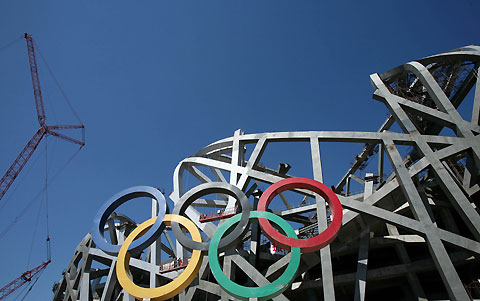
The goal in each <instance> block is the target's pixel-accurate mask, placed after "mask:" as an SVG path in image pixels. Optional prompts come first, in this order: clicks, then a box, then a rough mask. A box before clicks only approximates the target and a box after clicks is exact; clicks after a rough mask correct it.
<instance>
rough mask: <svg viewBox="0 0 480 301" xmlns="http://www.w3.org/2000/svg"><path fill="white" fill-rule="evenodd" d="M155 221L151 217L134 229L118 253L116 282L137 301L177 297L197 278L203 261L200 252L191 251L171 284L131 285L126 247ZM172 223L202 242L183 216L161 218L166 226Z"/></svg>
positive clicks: (167, 215) (195, 230)
mask: <svg viewBox="0 0 480 301" xmlns="http://www.w3.org/2000/svg"><path fill="white" fill-rule="evenodd" d="M156 219H157V218H156V217H153V218H151V219H149V220H147V221H146V222H143V223H142V224H140V225H139V226H138V227H137V228H135V230H133V231H132V233H130V235H128V237H127V238H126V239H125V242H124V243H123V245H122V247H121V248H120V252H118V259H117V268H116V270H117V278H118V282H119V283H120V285H121V286H122V287H123V288H124V289H125V290H126V291H127V292H128V293H129V294H130V295H132V296H134V297H135V298H139V299H141V298H150V299H152V300H165V299H170V298H172V297H174V296H176V295H178V294H179V293H180V292H181V291H183V290H184V289H185V288H186V287H187V286H189V285H190V283H192V281H193V279H195V277H197V274H198V271H199V270H200V266H201V265H202V261H203V256H202V251H199V250H193V252H192V257H191V258H190V262H189V263H188V265H187V267H186V268H185V270H184V271H183V272H182V273H181V274H180V275H179V276H178V277H177V278H176V279H174V280H173V281H172V282H170V283H168V284H165V285H162V286H159V287H155V288H145V287H140V286H138V285H136V284H135V283H133V281H132V279H131V276H130V268H129V263H130V253H128V252H127V250H128V247H129V246H130V244H131V243H132V241H133V240H134V239H136V238H137V236H138V237H140V236H142V235H143V234H144V233H145V232H146V231H148V229H149V228H150V227H151V226H152V225H153V223H154V222H155V220H156ZM172 221H173V222H177V223H179V224H181V225H182V226H184V227H185V228H186V229H187V231H188V232H189V233H190V234H191V235H192V239H193V240H194V241H198V242H201V241H202V236H201V235H200V231H198V228H197V226H195V224H194V223H193V222H192V221H191V220H189V219H187V218H185V217H183V216H180V215H174V214H166V215H165V217H164V218H163V222H164V223H165V225H166V226H170V224H171V222H172Z"/></svg>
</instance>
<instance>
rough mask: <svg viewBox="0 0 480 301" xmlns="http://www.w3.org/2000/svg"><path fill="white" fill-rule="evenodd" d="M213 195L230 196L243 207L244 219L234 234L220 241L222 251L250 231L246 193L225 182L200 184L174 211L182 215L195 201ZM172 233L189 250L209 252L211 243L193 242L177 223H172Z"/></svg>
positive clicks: (242, 218)
mask: <svg viewBox="0 0 480 301" xmlns="http://www.w3.org/2000/svg"><path fill="white" fill-rule="evenodd" d="M211 193H222V194H227V195H230V196H232V197H234V198H236V199H237V201H239V202H240V206H241V207H242V217H241V219H240V222H239V223H238V224H237V225H236V226H235V228H234V229H233V231H232V232H230V233H229V234H228V235H226V236H225V237H223V238H222V239H221V240H220V243H219V245H218V249H219V250H220V251H222V250H225V249H227V248H228V247H230V246H231V245H232V244H233V243H236V242H238V241H240V240H241V239H242V238H243V236H244V235H245V233H246V231H247V230H248V224H249V220H250V203H249V201H248V198H247V196H246V195H245V193H243V191H241V190H240V189H239V188H238V187H236V186H234V185H232V184H229V183H225V182H210V183H203V184H200V185H198V186H196V187H194V188H192V189H190V190H189V191H188V192H187V193H185V194H184V195H183V196H182V197H181V198H180V199H179V200H178V202H177V203H176V204H175V208H174V209H173V214H177V215H182V213H184V212H185V210H186V209H187V207H188V206H190V205H191V204H192V203H193V202H194V201H195V200H197V199H198V198H200V197H202V196H204V195H207V194H211ZM172 231H173V234H174V235H175V238H176V239H177V241H178V242H179V243H180V244H181V245H182V246H184V247H185V248H186V249H187V250H190V251H192V250H200V251H204V252H208V247H209V246H210V242H195V241H193V240H191V239H190V238H188V237H187V236H186V235H185V234H184V233H183V231H182V230H181V229H180V225H178V224H177V223H175V222H172Z"/></svg>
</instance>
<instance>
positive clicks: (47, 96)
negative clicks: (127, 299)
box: [0, 0, 480, 300]
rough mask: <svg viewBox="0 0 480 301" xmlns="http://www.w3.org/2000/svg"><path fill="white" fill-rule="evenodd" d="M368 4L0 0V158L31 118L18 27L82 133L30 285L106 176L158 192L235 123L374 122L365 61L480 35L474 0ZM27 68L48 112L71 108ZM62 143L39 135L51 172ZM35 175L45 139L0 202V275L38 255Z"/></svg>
mask: <svg viewBox="0 0 480 301" xmlns="http://www.w3.org/2000/svg"><path fill="white" fill-rule="evenodd" d="M366 3H367V2H365V1H328V2H327V1H181V2H180V1H142V2H141V3H135V4H132V2H131V1H27V0H18V1H2V2H0V66H1V71H0V99H1V105H2V107H1V109H0V127H1V128H2V129H3V133H2V143H0V158H1V160H0V172H1V173H4V172H5V171H6V170H7V169H8V167H9V166H10V164H11V163H12V162H13V160H14V159H15V158H16V156H17V155H18V153H19V152H20V150H21V149H22V148H23V147H24V145H25V144H26V142H27V141H28V140H29V139H30V137H31V136H32V135H33V134H34V133H35V131H36V130H37V129H38V123H37V121H36V115H35V114H36V113H35V106H34V99H33V93H32V86H31V79H30V74H29V69H28V60H27V53H26V46H25V41H24V39H22V38H21V37H22V36H23V33H24V32H28V33H30V34H32V35H33V38H34V40H35V42H36V43H37V45H38V46H39V49H40V51H41V53H42V55H43V56H44V57H45V59H46V61H47V63H48V65H49V66H50V68H51V69H52V70H53V73H54V75H55V77H56V78H57V79H58V81H59V82H60V84H61V87H62V88H63V90H64V91H65V93H66V95H67V96H68V99H69V100H70V102H71V103H72V104H73V106H74V107H75V109H76V111H77V113H78V115H79V116H80V118H81V120H82V122H83V123H84V124H85V126H86V143H87V145H86V147H85V148H84V149H82V151H81V152H80V153H79V154H78V155H77V156H76V157H75V159H74V160H73V161H72V162H71V163H70V164H69V165H68V166H67V167H66V168H65V169H64V170H63V172H62V173H61V174H60V175H59V176H58V177H57V178H56V179H55V181H54V182H53V183H52V184H51V185H50V187H49V202H50V208H49V212H50V229H51V236H52V256H53V260H54V261H53V263H52V264H51V265H50V266H49V267H48V269H47V270H46V272H45V273H44V275H43V276H42V278H41V279H40V280H39V282H38V284H37V286H36V287H35V289H34V292H35V293H34V294H31V295H30V296H29V298H30V300H34V299H35V300H47V299H49V298H51V296H52V294H51V286H52V284H53V282H54V281H57V280H58V279H59V278H60V276H61V272H62V270H63V269H64V268H65V267H66V266H67V264H68V262H69V260H70V258H71V256H72V255H73V251H74V249H75V247H76V245H77V244H78V242H79V241H80V240H81V239H82V238H83V236H84V235H85V234H86V233H87V232H88V231H89V230H90V228H91V226H92V219H93V217H94V215H95V214H96V211H97V209H98V208H99V207H100V206H101V204H103V202H105V201H106V200H107V199H108V198H109V197H110V196H112V195H113V194H115V193H117V192H119V191H120V190H122V189H124V188H127V187H130V186H134V185H151V186H156V187H161V188H164V189H165V190H166V191H167V193H168V192H170V191H171V189H172V175H173V171H174V168H175V166H176V165H177V164H178V162H180V161H181V160H182V159H184V158H185V157H187V156H189V155H191V154H193V153H195V152H196V151H197V150H199V149H200V148H202V147H203V146H205V145H207V144H209V143H211V142H214V141H216V140H219V139H222V138H225V137H229V136H232V135H233V132H234V131H235V130H236V129H238V128H241V129H243V130H244V131H245V132H246V133H256V132H266V131H297V130H352V131H355V130H362V131H375V130H376V129H377V128H378V127H379V126H380V124H381V123H382V122H383V121H384V119H385V117H386V116H387V110H386V108H385V107H384V106H383V104H381V103H379V102H376V101H374V100H372V98H371V95H372V92H373V89H372V87H371V85H370V82H369V75H370V74H371V73H374V72H378V73H381V72H384V71H387V70H389V69H391V68H393V67H395V66H397V65H400V64H403V63H405V62H408V61H410V60H413V59H417V58H421V57H424V56H428V55H432V54H436V53H440V52H443V51H446V50H450V49H453V48H458V47H461V46H465V45H470V44H476V45H478V44H479V43H480V41H479V33H478V28H480V21H479V19H478V17H475V16H474V12H478V11H480V4H479V3H478V2H475V1H473V0H461V1H455V2H452V1H420V2H415V3H413V2H412V3H408V2H402V3H399V2H393V1H392V2H390V1H369V2H368V3H369V4H366ZM12 41H15V42H14V43H13V44H11V45H10V46H8V47H3V45H7V44H9V43H10V42H12ZM39 60H40V58H39ZM39 68H40V81H41V86H42V91H43V94H44V101H45V106H46V110H47V123H48V124H62V123H75V117H74V115H73V113H72V112H71V111H70V110H69V109H68V107H67V105H66V103H65V101H64V100H63V97H62V95H61V93H60V91H59V89H58V88H57V86H56V84H55V80H54V79H53V78H52V77H51V76H50V74H49V72H48V70H47V66H46V65H45V63H44V62H43V61H41V60H40V62H39ZM73 135H74V136H75V135H77V134H73ZM76 149H77V147H76V146H74V145H71V144H69V143H67V142H65V141H60V140H58V139H55V138H53V137H49V138H48V150H47V151H48V159H49V161H50V163H49V174H50V176H52V175H53V174H55V173H56V172H57V171H58V170H60V169H61V168H62V166H63V165H64V164H65V162H67V160H68V158H69V157H70V156H71V155H72V154H73V153H74V152H75V151H76ZM359 150H360V146H355V148H354V149H353V152H357V151H359ZM341 155H342V154H333V156H332V157H331V159H329V161H328V166H329V167H328V168H326V170H325V171H324V173H325V178H326V179H325V182H326V183H327V184H329V185H332V184H336V183H337V181H338V179H339V178H338V177H339V176H341V175H343V173H344V172H345V170H344V167H343V165H342V167H341V168H338V167H337V166H336V163H335V162H336V161H337V160H343V161H346V162H347V165H348V162H349V161H350V160H351V157H344V156H343V157H342V156H341ZM292 171H294V170H292ZM44 174H45V145H44V142H43V143H42V144H41V145H40V146H39V148H38V149H37V151H36V152H35V154H34V155H33V157H32V158H31V160H30V162H29V163H28V164H27V166H26V167H25V169H24V170H23V171H22V174H21V175H20V176H19V178H17V180H16V182H15V184H14V185H13V186H12V187H11V188H10V191H9V192H8V193H7V195H6V196H5V197H4V199H2V201H0V206H3V204H4V203H3V202H5V205H4V207H3V208H2V210H0V232H1V231H3V230H4V229H7V228H8V227H10V226H11V228H8V229H9V231H8V232H7V233H6V234H5V235H4V236H3V237H1V238H0V243H1V245H2V248H1V249H0V254H1V256H0V267H1V269H2V273H1V274H0V286H3V285H4V284H6V283H8V282H9V281H11V280H12V279H14V278H16V277H18V276H19V275H20V274H21V273H22V272H23V271H25V270H26V269H27V262H28V263H29V265H28V268H31V267H33V266H35V265H37V264H39V263H40V262H41V261H42V260H44V258H45V248H44V243H43V239H44V236H45V234H44V233H45V227H44V225H45V218H44V212H43V211H40V218H39V220H38V230H37V232H34V228H35V224H36V218H37V214H38V212H39V211H38V210H39V208H41V207H40V205H41V202H42V198H40V197H39V198H37V199H35V195H36V194H37V193H38V191H39V190H40V189H41V188H42V185H43V183H44V181H45V176H44ZM29 202H32V205H31V206H30V207H29V209H28V210H27V211H26V212H25V214H24V215H23V216H22V218H21V219H19V220H18V221H17V222H15V221H14V217H15V216H17V215H18V214H19V213H20V211H21V210H22V208H24V206H26V205H27V204H28V203H29ZM32 237H35V239H34V240H33V244H32V243H31V242H32ZM31 246H32V250H33V252H32V255H31V256H30V260H28V256H29V255H28V254H29V253H31V252H30V249H31ZM33 295H35V297H33ZM27 300H28V298H27Z"/></svg>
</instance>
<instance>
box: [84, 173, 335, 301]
mask: <svg viewBox="0 0 480 301" xmlns="http://www.w3.org/2000/svg"><path fill="white" fill-rule="evenodd" d="M289 189H306V190H310V191H313V192H315V193H317V194H319V195H321V196H322V197H323V198H324V199H325V200H326V201H327V202H328V204H329V205H330V209H331V210H332V214H333V220H332V223H331V224H330V226H329V227H328V228H327V229H326V230H325V231H323V232H322V233H320V234H319V235H317V236H315V237H312V238H309V239H298V237H297V235H296V233H295V231H294V230H293V228H292V227H291V226H290V224H289V223H288V222H287V221H285V220H284V219H282V218H281V217H280V216H277V215H275V214H273V213H271V212H267V211H266V210H267V208H268V205H269V204H270V202H271V201H272V199H273V198H274V197H275V196H276V195H278V194H279V193H281V192H283V191H285V190H289ZM211 193H221V194H226V195H229V196H232V197H234V198H236V199H237V201H239V202H240V205H241V208H242V212H241V213H239V214H236V215H235V216H233V217H231V218H230V219H228V220H226V221H225V223H223V224H221V225H220V226H219V227H218V228H217V231H216V232H215V234H214V235H213V237H212V239H211V240H210V242H202V236H201V234H200V232H199V230H198V228H197V226H196V225H195V224H194V223H193V222H192V221H191V220H189V219H188V218H186V217H183V216H181V215H180V214H181V213H183V212H185V210H186V209H187V207H188V206H190V205H191V204H192V203H193V202H194V201H195V200H197V199H198V198H200V197H202V196H204V195H207V194H211ZM137 197H151V198H154V199H155V200H156V201H157V204H158V206H157V207H158V208H159V210H158V211H159V212H158V217H153V218H151V219H149V220H147V221H145V222H143V223H142V224H140V225H138V226H137V228H135V229H134V230H133V231H132V233H130V235H128V237H127V238H126V239H125V242H124V243H123V244H122V245H121V246H120V245H112V244H109V243H107V242H106V241H105V239H104V235H103V232H104V228H105V224H106V222H107V219H108V218H109V216H110V215H111V214H112V213H113V211H114V210H115V209H116V208H117V207H118V206H120V205H121V204H123V203H125V202H127V201H129V200H131V199H134V198H137ZM167 213H168V207H167V203H166V201H165V198H164V196H163V194H162V193H160V192H159V191H158V190H157V189H155V188H153V187H149V186H137V187H131V188H128V189H125V190H123V191H121V192H119V193H117V194H116V195H114V196H113V197H112V198H110V199H109V200H108V201H107V202H106V203H105V204H104V205H103V206H102V207H101V208H100V210H99V211H98V213H97V215H96V217H95V219H94V227H93V230H92V237H93V239H94V241H95V244H96V245H97V247H99V248H101V249H102V250H104V251H105V252H107V253H110V254H118V256H117V267H116V274H117V278H118V281H119V283H120V285H121V286H122V288H123V289H125V291H127V292H128V293H129V294H131V295H132V296H134V297H136V298H140V299H142V298H150V299H152V300H153V299H155V300H165V299H170V298H172V297H174V296H175V295H177V294H178V293H180V292H181V291H182V290H184V289H185V288H186V287H187V286H189V285H190V283H191V282H192V281H193V280H194V279H195V277H196V276H197V274H198V271H199V269H200V266H201V265H202V261H203V254H202V253H203V252H205V253H206V252H208V259H209V265H210V269H211V271H212V274H213V276H214V277H215V279H216V280H217V283H218V284H219V285H220V286H221V287H222V289H224V290H225V291H226V292H228V293H229V294H231V295H232V296H234V297H235V298H239V299H242V300H248V298H258V299H259V300H266V299H271V298H274V297H276V296H278V295H279V294H281V293H282V292H283V291H285V290H286V289H287V288H288V287H289V286H290V284H291V283H292V281H293V280H294V278H295V274H296V272H297V269H298V267H299V265H300V257H301V253H308V252H313V251H316V250H319V249H321V248H323V247H325V246H326V245H328V244H330V243H331V242H332V241H333V240H334V239H335V237H336V235H337V233H338V231H339V229H340V226H341V225H342V205H341V204H340V201H339V199H338V197H337V196H336V195H335V193H334V192H333V191H331V190H330V189H329V188H328V187H327V186H325V185H323V184H322V183H320V182H317V181H315V180H312V179H307V178H288V179H284V180H281V181H279V182H276V183H274V184H272V185H271V186H270V187H269V188H268V189H267V190H266V191H265V192H264V193H263V194H262V196H261V198H260V200H259V202H258V206H257V211H251V210H250V202H249V201H248V198H247V197H246V196H245V194H244V193H243V191H241V190H240V189H239V188H238V187H236V186H234V185H231V184H228V183H225V182H210V183H204V184H200V185H198V186H196V187H194V188H192V189H191V190H189V191H188V192H187V193H186V194H184V195H183V196H182V197H181V198H180V199H179V201H178V202H177V204H176V205H175V208H174V210H173V214H167ZM251 218H258V220H259V224H260V226H261V228H262V231H263V233H264V234H265V236H266V237H267V238H268V239H269V240H270V241H271V242H272V244H274V245H276V246H279V247H281V248H283V249H286V250H290V251H291V259H290V261H289V263H288V265H287V267H286V269H285V271H284V272H283V274H282V275H281V276H280V277H279V278H278V279H277V280H275V281H273V282H272V283H270V284H268V285H266V286H262V287H244V286H241V285H238V284H236V283H234V282H233V281H231V280H230V279H228V278H227V276H225V274H224V273H223V271H222V269H221V267H220V263H219V260H218V254H219V252H221V251H224V250H225V249H227V248H228V247H230V246H231V245H232V244H234V243H236V242H238V241H240V240H241V239H242V238H243V237H244V235H245V233H246V231H247V230H248V228H249V227H248V226H249V220H250V219H251ZM270 221H272V222H273V223H275V224H276V225H278V226H279V227H280V228H281V229H282V230H283V232H284V233H285V234H286V236H285V235H283V234H281V233H280V232H278V231H277V230H276V229H275V228H274V227H273V226H272V225H271V224H270ZM179 224H180V225H182V226H183V227H184V228H186V230H187V231H188V232H189V233H190V235H191V237H192V238H191V239H190V238H188V237H187V236H186V235H185V234H184V232H183V230H182V229H181V228H180V225H179ZM165 226H171V229H172V231H173V233H174V235H175V237H176V238H177V241H178V242H179V243H180V244H181V245H183V247H185V248H186V249H188V250H190V251H192V256H191V258H190V260H189V263H188V265H187V266H186V267H185V269H184V271H183V272H182V273H181V274H180V275H179V276H178V277H177V278H176V279H174V280H173V281H171V282H170V283H168V284H166V285H163V286H160V287H156V288H145V287H140V286H138V285H136V284H135V283H133V281H132V280H131V276H130V271H129V261H130V256H131V253H133V252H138V251H141V250H143V249H145V248H146V247H147V246H148V245H150V244H152V243H153V242H154V241H155V240H157V239H158V238H159V236H160V234H161V232H162V231H163V229H165ZM231 228H234V229H233V231H229V230H230V229H231ZM225 233H228V234H227V235H226V236H225V237H223V235H224V234H225ZM182 268H183V266H182Z"/></svg>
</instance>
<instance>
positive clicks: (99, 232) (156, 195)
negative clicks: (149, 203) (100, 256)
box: [92, 186, 168, 254]
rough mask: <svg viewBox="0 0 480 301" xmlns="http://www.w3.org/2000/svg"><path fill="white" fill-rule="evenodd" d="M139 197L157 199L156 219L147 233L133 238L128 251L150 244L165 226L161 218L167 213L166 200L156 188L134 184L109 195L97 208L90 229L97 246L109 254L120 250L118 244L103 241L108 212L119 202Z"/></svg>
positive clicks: (111, 211) (139, 249) (135, 250)
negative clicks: (135, 238)
mask: <svg viewBox="0 0 480 301" xmlns="http://www.w3.org/2000/svg"><path fill="white" fill-rule="evenodd" d="M139 197H150V198H153V199H155V200H156V201H157V205H158V206H157V208H158V219H157V221H156V222H155V223H154V224H153V226H152V227H151V228H150V230H148V232H147V235H144V236H143V237H141V238H139V239H137V240H135V241H134V242H133V243H132V244H131V246H130V248H129V249H128V250H129V251H130V252H137V251H141V250H143V249H145V248H146V247H147V246H148V245H150V244H152V243H153V242H154V241H155V240H156V239H157V238H158V237H159V236H160V234H161V233H162V231H163V229H164V228H165V226H164V225H163V224H162V220H163V218H164V216H165V214H166V213H168V207H167V202H166V201H165V197H164V196H163V194H162V193H161V192H160V191H158V189H156V188H153V187H150V186H135V187H130V188H127V189H124V190H122V191H120V192H119V193H117V194H115V195H114V196H113V197H111V198H110V199H109V200H108V201H107V202H106V203H105V204H103V206H102V207H101V208H100V210H98V212H97V215H96V216H95V219H94V220H93V224H94V227H93V229H92V238H93V240H94V242H95V244H96V245H97V247H98V248H100V249H102V250H103V251H105V252H107V253H109V254H117V253H118V252H119V251H120V247H121V246H120V245H112V244H110V243H107V242H106V241H105V237H104V235H103V231H104V228H105V224H106V222H107V219H108V217H109V216H110V214H112V213H113V211H114V210H115V209H117V208H118V207H119V206H120V205H121V204H123V203H125V202H127V201H129V200H131V199H134V198H139Z"/></svg>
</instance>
